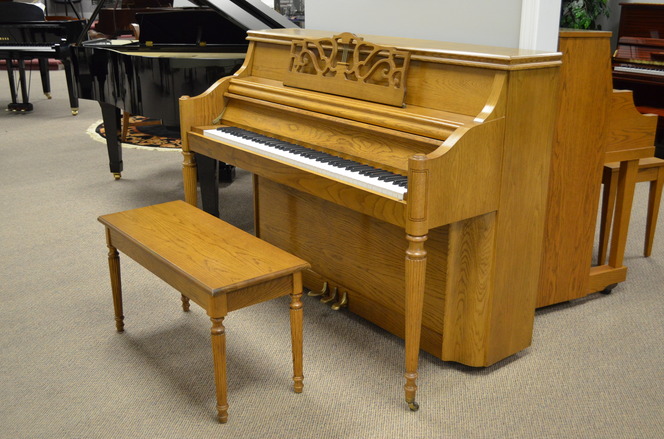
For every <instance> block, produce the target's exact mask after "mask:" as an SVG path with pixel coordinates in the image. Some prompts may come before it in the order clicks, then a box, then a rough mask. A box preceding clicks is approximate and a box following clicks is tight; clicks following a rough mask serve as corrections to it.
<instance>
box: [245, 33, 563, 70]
mask: <svg viewBox="0 0 664 439" xmlns="http://www.w3.org/2000/svg"><path fill="white" fill-rule="evenodd" d="M338 33H340V32H331V31H320V30H312V29H301V28H299V27H295V28H291V29H267V30H261V31H254V30H250V31H249V32H248V37H247V39H248V40H250V41H251V40H252V39H253V40H260V41H265V40H266V39H267V40H269V39H274V40H276V41H279V40H280V41H292V40H299V39H319V38H331V37H332V36H333V35H336V34H338ZM357 36H358V37H363V38H364V40H365V41H369V42H371V43H374V44H379V45H381V46H388V47H394V48H396V49H398V50H406V51H409V52H410V53H411V59H423V60H434V59H435V60H436V61H437V62H446V63H450V64H463V65H476V66H481V67H485V68H494V69H500V70H518V69H529V68H541V67H549V66H558V65H560V64H561V63H562V61H561V58H562V54H561V53H560V52H545V51H539V50H531V49H515V48H509V47H494V46H483V45H477V44H466V43H453V42H444V41H435V40H421V39H415V38H402V37H389V36H379V35H366V34H357Z"/></svg>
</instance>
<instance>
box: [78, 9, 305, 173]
mask: <svg viewBox="0 0 664 439" xmlns="http://www.w3.org/2000/svg"><path fill="white" fill-rule="evenodd" d="M196 3H197V4H203V5H205V6H206V7H205V8H196V7H194V8H170V9H168V8H164V7H163V6H159V7H157V8H154V9H150V8H143V9H141V12H133V11H132V13H131V14H129V15H128V14H127V13H126V11H122V14H120V17H121V18H122V20H118V23H121V24H120V25H119V29H116V31H112V30H111V29H109V24H108V23H105V24H104V25H103V26H102V27H101V28H100V29H101V30H102V31H103V33H105V34H106V33H113V34H122V33H125V31H126V30H127V29H126V27H127V25H128V22H127V19H126V17H127V16H129V17H130V18H129V21H134V20H135V21H136V23H137V24H138V28H139V32H140V33H139V39H138V40H137V41H136V40H133V39H124V38H120V39H110V38H109V39H106V38H95V39H93V40H89V41H82V42H81V44H78V45H75V46H73V47H72V61H73V65H74V76H75V83H76V86H77V91H78V96H79V98H82V99H89V100H94V101H97V102H99V105H100V106H101V111H102V117H103V120H104V125H105V127H106V132H107V135H106V146H107V150H108V156H109V165H110V170H111V173H113V175H114V176H115V178H116V179H117V178H120V176H121V172H122V169H123V163H122V149H121V145H120V143H119V142H118V137H117V136H115V135H113V130H114V128H116V129H119V126H120V120H121V119H120V111H121V110H122V111H125V112H128V113H130V114H136V115H141V116H146V117H150V118H154V119H161V120H162V122H163V124H164V125H166V126H172V127H175V131H176V132H177V131H178V130H179V129H178V124H179V110H178V98H179V97H180V96H182V95H191V94H198V93H201V92H202V91H203V90H205V89H206V88H208V87H209V86H210V85H211V84H212V83H213V82H214V81H215V80H216V79H218V78H219V77H221V76H226V75H230V74H232V73H233V72H235V71H236V70H237V69H238V68H239V67H240V66H241V65H242V63H243V61H244V58H245V54H246V50H247V46H248V42H247V41H246V31H247V30H248V29H263V28H269V27H294V26H295V25H294V24H293V23H291V22H290V21H289V20H288V19H287V18H285V17H283V16H282V15H280V14H278V13H277V12H276V11H274V10H273V9H270V8H268V7H267V6H266V5H264V4H263V3H262V2H260V0H232V1H231V0H200V1H198V0H197V1H196ZM103 5H104V3H103V2H102V3H100V4H99V6H98V8H97V10H96V11H95V12H97V11H103V10H104V9H103V8H102V6H103ZM160 5H162V3H160ZM113 12H114V11H113V10H112V9H111V10H110V11H108V12H107V13H106V14H105V15H104V17H105V20H106V21H113ZM93 16H94V15H93ZM92 19H93V18H91V20H92ZM98 30H99V29H98Z"/></svg>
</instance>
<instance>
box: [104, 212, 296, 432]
mask: <svg viewBox="0 0 664 439" xmlns="http://www.w3.org/2000/svg"><path fill="white" fill-rule="evenodd" d="M99 221H100V222H101V223H102V224H104V226H105V227H106V242H107V245H108V249H109V252H108V264H109V267H110V272H111V289H112V291H113V305H114V307H115V322H116V328H117V331H118V332H123V331H124V316H123V314H122V289H121V283H120V259H119V255H118V251H121V252H122V253H124V254H126V255H127V256H129V257H130V258H132V259H134V260H135V261H136V262H138V263H139V264H141V265H142V266H143V267H145V268H147V269H148V270H150V271H151V272H152V273H154V274H155V275H157V276H158V277H160V278H161V279H163V280H164V281H166V282H167V283H168V284H169V285H171V286H172V287H173V288H175V289H176V290H178V291H179V292H180V293H181V299H182V308H183V309H184V311H188V310H189V301H190V300H193V301H194V302H195V303H197V304H198V305H200V306H201V307H202V308H203V309H205V311H206V312H207V314H208V315H209V316H210V320H211V321H212V330H211V338H212V356H213V360H214V378H215V384H216V388H217V411H218V415H217V417H218V420H219V422H221V423H225V422H226V421H227V420H228V401H227V398H226V336H225V330H224V325H223V320H224V317H225V316H226V314H228V313H229V312H231V311H234V310H237V309H241V308H244V307H247V306H249V305H253V304H257V303H260V302H264V301H266V300H269V299H274V298H276V297H281V296H285V295H287V294H290V296H291V301H290V324H291V339H292V350H293V381H294V390H295V392H296V393H301V392H302V388H303V382H302V381H303V379H304V377H303V373H302V301H301V300H300V299H301V296H302V270H304V269H306V268H308V267H309V264H308V263H307V262H305V261H303V260H301V259H300V258H297V257H295V256H293V255H291V254H289V253H287V252H285V251H283V250H281V249H279V248H276V247H274V246H272V245H271V244H269V243H267V242H265V241H262V240H260V239H259V238H256V237H255V236H253V235H250V234H249V233H246V232H244V231H242V230H240V229H237V228H235V227H233V226H232V225H230V224H227V223H225V222H224V221H222V220H220V219H218V218H216V217H214V216H212V215H210V214H207V213H205V212H203V211H202V210H199V209H197V208H195V207H193V206H191V205H189V204H187V203H185V202H184V201H173V202H169V203H164V204H157V205H154V206H148V207H142V208H138V209H133V210H128V211H124V212H119V213H113V214H109V215H103V216H101V217H99Z"/></svg>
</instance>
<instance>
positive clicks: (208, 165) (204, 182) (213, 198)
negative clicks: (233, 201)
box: [196, 154, 219, 217]
mask: <svg viewBox="0 0 664 439" xmlns="http://www.w3.org/2000/svg"><path fill="white" fill-rule="evenodd" d="M196 171H197V172H198V181H199V184H200V186H201V203H202V208H203V210H204V211H205V212H207V213H209V214H211V215H214V216H216V217H218V216H219V164H218V162H217V160H215V159H213V158H210V157H207V156H205V155H203V154H196Z"/></svg>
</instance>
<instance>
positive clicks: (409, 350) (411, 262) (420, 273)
mask: <svg viewBox="0 0 664 439" xmlns="http://www.w3.org/2000/svg"><path fill="white" fill-rule="evenodd" d="M427 166H428V161H427V157H426V156H424V155H421V154H416V155H414V156H413V157H411V158H410V160H409V161H408V168H409V171H408V208H407V209H406V212H407V218H406V240H407V241H408V248H407V249H406V262H405V282H406V298H405V299H406V300H405V306H404V308H405V310H404V314H405V343H406V373H405V374H404V377H405V378H406V384H405V385H404V390H405V396H406V403H407V404H408V407H409V408H410V409H411V410H412V411H416V410H418V409H419V408H420V406H419V405H418V404H417V403H416V402H415V394H416V393H417V384H416V381H417V365H418V361H419V356H420V336H421V333H422V308H423V305H424V283H425V278H426V268H427V252H426V250H425V248H424V242H425V241H426V240H427V234H428V233H429V228H428V221H427V203H428V197H427V192H428V191H427V186H428V184H429V181H428V176H429V170H428V169H427Z"/></svg>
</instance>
